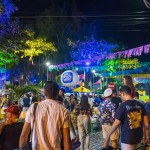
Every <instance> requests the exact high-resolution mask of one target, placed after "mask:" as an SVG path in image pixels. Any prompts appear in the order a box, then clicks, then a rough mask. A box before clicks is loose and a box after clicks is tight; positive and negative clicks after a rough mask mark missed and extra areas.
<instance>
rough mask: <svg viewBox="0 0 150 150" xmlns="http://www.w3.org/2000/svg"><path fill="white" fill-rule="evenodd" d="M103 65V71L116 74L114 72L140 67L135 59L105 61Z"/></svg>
mask: <svg viewBox="0 0 150 150" xmlns="http://www.w3.org/2000/svg"><path fill="white" fill-rule="evenodd" d="M103 65H104V67H105V70H106V71H108V72H116V71H120V70H126V69H136V68H138V67H140V64H139V61H138V59H137V58H134V59H129V58H128V59H123V58H116V59H112V60H105V61H104V63H103Z"/></svg>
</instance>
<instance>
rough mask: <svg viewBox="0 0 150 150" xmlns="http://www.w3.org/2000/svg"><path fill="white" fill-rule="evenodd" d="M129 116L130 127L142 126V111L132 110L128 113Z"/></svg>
mask: <svg viewBox="0 0 150 150" xmlns="http://www.w3.org/2000/svg"><path fill="white" fill-rule="evenodd" d="M128 117H129V122H130V129H136V128H139V127H141V125H140V122H141V121H142V117H141V113H140V112H137V111H136V112H130V113H129V114H128Z"/></svg>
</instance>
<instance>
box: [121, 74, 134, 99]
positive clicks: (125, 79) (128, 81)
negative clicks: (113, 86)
mask: <svg viewBox="0 0 150 150" xmlns="http://www.w3.org/2000/svg"><path fill="white" fill-rule="evenodd" d="M123 83H124V85H127V86H129V87H130V89H131V94H132V97H134V93H135V87H134V85H133V80H132V77H131V76H124V77H123Z"/></svg>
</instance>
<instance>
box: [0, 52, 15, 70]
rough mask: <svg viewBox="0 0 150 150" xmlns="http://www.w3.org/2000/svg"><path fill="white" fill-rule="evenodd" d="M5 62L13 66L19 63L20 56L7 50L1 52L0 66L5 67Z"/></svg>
mask: <svg viewBox="0 0 150 150" xmlns="http://www.w3.org/2000/svg"><path fill="white" fill-rule="evenodd" d="M5 64H6V65H7V68H8V66H9V67H11V66H13V65H16V64H18V57H17V56H16V55H15V54H13V53H7V52H6V51H1V52H0V67H4V66H5Z"/></svg>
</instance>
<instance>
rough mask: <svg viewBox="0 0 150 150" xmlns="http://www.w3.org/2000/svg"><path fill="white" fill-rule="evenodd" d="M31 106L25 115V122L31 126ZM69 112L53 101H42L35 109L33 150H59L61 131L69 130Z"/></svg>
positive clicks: (32, 107)
mask: <svg viewBox="0 0 150 150" xmlns="http://www.w3.org/2000/svg"><path fill="white" fill-rule="evenodd" d="M33 109H34V105H31V107H30V108H29V110H28V111H27V114H26V119H25V120H26V122H28V123H31V127H32V126H33V119H34V116H33ZM69 117H70V116H69V111H68V110H67V109H65V108H64V106H62V105H61V104H59V102H57V101H55V100H44V101H42V102H40V103H39V104H38V106H37V109H36V114H35V123H34V129H33V135H32V149H33V150H61V139H62V129H63V128H69Z"/></svg>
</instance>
